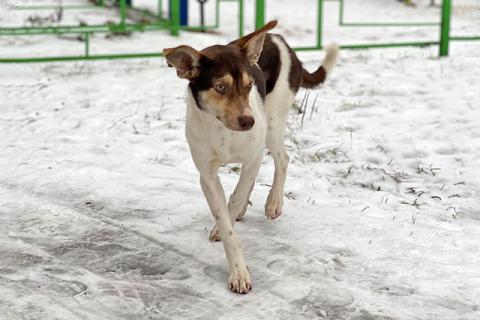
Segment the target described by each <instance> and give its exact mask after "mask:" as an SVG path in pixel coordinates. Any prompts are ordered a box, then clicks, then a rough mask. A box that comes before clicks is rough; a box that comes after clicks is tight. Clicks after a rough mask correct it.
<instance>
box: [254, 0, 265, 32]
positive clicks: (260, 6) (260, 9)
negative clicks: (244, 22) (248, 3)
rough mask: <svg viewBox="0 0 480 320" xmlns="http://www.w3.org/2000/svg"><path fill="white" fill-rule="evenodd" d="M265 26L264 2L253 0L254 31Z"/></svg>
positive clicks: (262, 0) (263, 0)
mask: <svg viewBox="0 0 480 320" xmlns="http://www.w3.org/2000/svg"><path fill="white" fill-rule="evenodd" d="M264 25H265V0H255V29H260V28H261V27H263V26H264Z"/></svg>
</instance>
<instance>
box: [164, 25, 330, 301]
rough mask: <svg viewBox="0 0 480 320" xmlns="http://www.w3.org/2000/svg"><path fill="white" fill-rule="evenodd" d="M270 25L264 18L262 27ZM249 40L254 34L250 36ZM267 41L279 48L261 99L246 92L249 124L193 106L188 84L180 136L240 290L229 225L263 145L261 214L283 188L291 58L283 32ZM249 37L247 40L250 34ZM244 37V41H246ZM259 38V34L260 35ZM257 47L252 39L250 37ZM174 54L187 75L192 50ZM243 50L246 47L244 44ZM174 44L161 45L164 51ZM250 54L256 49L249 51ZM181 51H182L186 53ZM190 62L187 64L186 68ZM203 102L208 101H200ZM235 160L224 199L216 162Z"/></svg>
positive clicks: (240, 261)
mask: <svg viewBox="0 0 480 320" xmlns="http://www.w3.org/2000/svg"><path fill="white" fill-rule="evenodd" d="M275 25H276V21H275V22H270V23H269V24H267V25H266V27H264V28H265V29H264V32H266V31H267V30H270V29H271V28H273V27H274V26H275ZM254 39H255V41H256V40H258V39H260V38H254ZM271 39H272V42H273V44H274V45H276V46H277V48H278V50H279V53H280V70H279V74H278V78H277V81H276V83H275V86H274V88H273V90H272V91H271V92H270V93H269V94H268V95H267V96H266V97H265V99H264V100H263V99H262V98H261V96H260V93H259V91H258V89H257V88H256V87H255V86H254V87H253V88H252V90H251V91H250V94H249V106H250V110H251V111H250V110H249V109H248V108H246V109H245V112H246V114H244V116H250V114H249V113H250V112H251V116H253V118H254V120H255V124H254V126H253V127H252V128H251V129H249V130H248V131H232V130H230V129H228V128H227V127H226V126H225V124H224V123H223V122H222V121H220V120H218V119H217V118H216V116H215V115H213V114H211V113H209V112H205V111H204V110H201V108H199V106H197V104H196V101H195V99H194V97H193V94H192V92H191V89H190V87H189V89H188V91H187V123H186V137H187V141H188V144H189V147H190V151H191V154H192V158H193V161H194V163H195V166H196V167H197V169H198V171H199V172H200V184H201V188H202V191H203V193H204V195H205V197H206V199H207V202H208V206H209V207H210V211H211V212H212V214H213V216H214V219H215V225H214V227H213V228H212V230H211V232H210V240H220V239H221V240H222V241H223V245H224V249H225V253H226V256H227V259H228V263H229V267H230V276H229V280H228V281H229V285H230V288H231V289H232V290H233V291H236V292H241V293H246V292H248V291H249V290H250V289H251V279H250V273H249V270H248V267H247V265H246V264H245V260H244V258H243V252H242V248H241V243H240V239H239V238H238V237H237V235H236V233H235V231H234V228H233V225H234V223H235V221H236V220H237V219H240V218H241V217H242V216H243V215H244V214H245V211H246V209H247V205H248V202H249V197H250V193H251V192H252V189H253V186H254V184H255V178H256V176H257V174H258V170H259V168H260V164H261V162H262V156H263V150H264V149H265V147H267V148H268V149H269V150H270V152H271V154H272V157H273V159H274V164H275V174H274V178H273V184H272V188H271V190H270V193H269V195H268V198H267V201H266V204H265V214H266V216H267V217H268V218H271V219H275V218H277V217H278V216H279V215H280V214H281V213H282V206H283V193H284V185H285V179H286V172H287V166H288V161H289V157H288V154H287V152H286V150H285V146H284V135H285V125H286V121H287V115H288V110H289V108H290V107H291V106H292V104H293V102H294V99H295V95H296V92H294V91H292V89H291V88H290V84H289V75H290V72H291V66H292V60H291V55H290V52H289V48H288V45H287V44H286V43H285V41H284V40H283V38H281V37H280V36H277V35H272V38H271ZM252 41H253V40H252ZM249 43H250V42H247V44H249ZM262 43H263V38H262ZM253 44H254V45H253V48H254V49H258V47H256V46H255V45H258V41H256V42H253ZM177 49H179V50H180V53H179V55H177V56H176V57H172V60H171V61H170V62H171V64H177V66H180V69H177V72H178V74H179V76H180V77H182V78H188V77H190V76H192V75H193V74H194V72H195V71H197V69H195V67H196V65H195V63H196V61H195V59H194V58H193V56H192V55H195V52H196V51H195V50H194V49H192V48H189V47H186V46H183V47H182V46H181V47H178V48H177ZM247 49H248V50H249V47H248V48H247ZM174 50H176V49H166V50H165V52H166V54H167V59H168V54H170V53H171V52H173V51H174ZM254 53H255V54H256V55H255V57H256V58H258V56H259V54H257V52H254ZM186 55H187V56H186ZM337 55H338V48H337V47H336V46H333V47H328V48H327V56H326V58H325V60H324V62H323V64H322V65H323V67H324V69H325V70H326V72H327V73H329V72H330V71H331V69H332V68H333V66H334V65H335V62H336V58H337ZM188 56H190V58H191V60H190V61H191V62H192V64H191V65H190V67H191V69H181V67H182V65H181V63H182V61H185V60H182V59H188V58H185V57H188ZM192 67H193V68H192ZM203 103H206V104H207V105H208V103H209V101H203ZM226 163H241V165H242V170H241V174H240V179H239V181H238V184H237V186H236V188H235V190H234V192H233V193H232V194H231V196H230V198H229V201H228V203H227V200H226V198H225V193H224V190H223V187H222V185H221V183H220V179H219V177H218V169H219V167H220V165H222V164H226Z"/></svg>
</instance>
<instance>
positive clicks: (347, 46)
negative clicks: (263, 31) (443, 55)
mask: <svg viewBox="0 0 480 320" xmlns="http://www.w3.org/2000/svg"><path fill="white" fill-rule="evenodd" d="M438 44H439V42H438V41H417V42H415V41H412V42H391V43H374V44H345V45H340V48H341V49H371V48H396V47H426V46H433V45H438ZM293 49H294V50H295V51H316V50H320V49H321V48H319V47H317V46H312V47H295V48H293Z"/></svg>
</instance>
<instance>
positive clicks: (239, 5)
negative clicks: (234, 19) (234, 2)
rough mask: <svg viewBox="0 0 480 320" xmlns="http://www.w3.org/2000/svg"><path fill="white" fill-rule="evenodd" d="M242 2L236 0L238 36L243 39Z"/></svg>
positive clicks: (241, 0)
mask: <svg viewBox="0 0 480 320" xmlns="http://www.w3.org/2000/svg"><path fill="white" fill-rule="evenodd" d="M243 6H244V4H243V0H238V36H239V37H240V38H241V37H243V29H244V26H243Z"/></svg>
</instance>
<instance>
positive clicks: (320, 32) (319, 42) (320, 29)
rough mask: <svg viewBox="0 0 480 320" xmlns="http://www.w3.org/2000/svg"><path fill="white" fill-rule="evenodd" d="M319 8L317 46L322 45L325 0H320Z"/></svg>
mask: <svg viewBox="0 0 480 320" xmlns="http://www.w3.org/2000/svg"><path fill="white" fill-rule="evenodd" d="M317 5H318V8H317V10H318V11H317V47H318V48H321V47H322V36H323V0H318V4H317Z"/></svg>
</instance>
